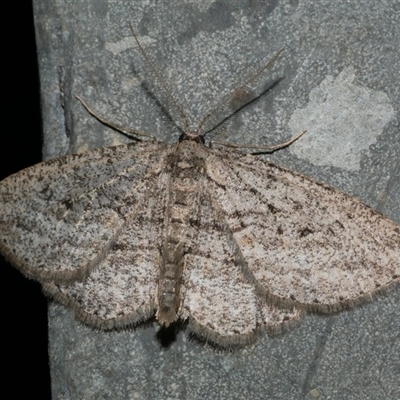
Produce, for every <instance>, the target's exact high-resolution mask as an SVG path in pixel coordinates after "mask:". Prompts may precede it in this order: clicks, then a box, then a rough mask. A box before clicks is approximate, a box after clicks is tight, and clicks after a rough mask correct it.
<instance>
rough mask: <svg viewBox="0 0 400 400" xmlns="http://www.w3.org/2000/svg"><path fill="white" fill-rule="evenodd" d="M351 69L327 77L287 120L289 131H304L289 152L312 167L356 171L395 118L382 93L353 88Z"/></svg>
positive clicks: (386, 98)
mask: <svg viewBox="0 0 400 400" xmlns="http://www.w3.org/2000/svg"><path fill="white" fill-rule="evenodd" d="M355 74H356V72H355V70H354V68H352V67H348V68H345V69H344V70H343V71H342V72H341V73H340V74H339V75H338V76H337V78H336V79H334V78H333V77H332V76H327V77H326V79H324V80H323V81H322V82H321V84H320V85H319V87H317V88H315V89H313V90H312V91H311V93H310V101H309V103H308V105H307V107H305V108H303V109H297V110H296V111H295V112H294V113H293V115H292V116H291V118H290V121H289V126H290V128H291V130H292V131H293V132H296V133H297V132H299V131H300V130H302V129H307V133H306V134H305V135H304V136H303V137H302V138H301V140H299V141H297V142H295V143H293V144H292V145H291V146H290V148H289V150H290V151H291V152H292V153H293V154H296V155H297V156H298V157H300V158H302V159H306V160H309V161H310V162H312V163H313V164H315V165H332V166H334V167H339V168H343V169H346V170H350V171H358V170H359V169H360V159H361V156H362V154H363V152H365V150H368V148H369V146H371V144H373V143H375V142H376V140H377V137H378V136H379V135H380V134H381V133H382V131H383V128H384V127H385V125H386V124H387V123H388V122H389V121H390V120H391V119H392V118H393V117H394V116H395V112H394V109H393V106H392V105H391V102H390V99H389V97H388V96H387V95H386V93H384V92H381V91H379V90H373V89H369V88H366V87H362V86H357V85H354V84H353V83H352V82H353V80H354V77H355Z"/></svg>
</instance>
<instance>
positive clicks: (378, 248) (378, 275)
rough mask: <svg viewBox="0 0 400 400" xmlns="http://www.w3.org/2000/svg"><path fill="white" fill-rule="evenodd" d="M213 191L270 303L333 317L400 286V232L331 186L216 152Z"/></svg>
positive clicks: (209, 166) (246, 157) (210, 168)
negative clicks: (385, 289) (338, 312)
mask: <svg viewBox="0 0 400 400" xmlns="http://www.w3.org/2000/svg"><path fill="white" fill-rule="evenodd" d="M207 170H208V174H209V176H210V178H211V179H210V186H209V190H210V192H211V193H212V196H213V201H214V202H216V203H217V204H218V206H219V207H220V208H221V210H222V212H223V214H224V218H225V219H226V223H227V224H228V226H229V227H230V229H231V230H232V232H233V237H234V239H235V241H236V243H237V245H238V247H239V249H240V252H241V255H242V257H243V259H244V260H246V265H247V268H248V273H249V274H251V275H252V276H253V277H254V281H255V282H256V286H257V288H258V289H259V290H260V292H263V293H264V294H265V295H266V297H267V299H268V300H269V301H271V302H273V303H275V304H278V305H281V306H282V305H283V306H290V305H292V306H299V307H302V308H306V309H308V310H314V311H320V312H329V311H335V310H339V309H341V308H343V307H348V306H350V305H353V304H356V303H358V302H361V301H364V300H366V299H368V298H369V297H370V296H371V294H372V293H373V292H375V291H376V290H378V289H381V288H385V287H387V286H388V285H390V284H391V283H393V282H399V281H400V228H399V226H397V225H396V224H395V223H394V222H392V221H391V220H389V219H387V218H385V217H384V216H383V215H381V214H380V213H379V212H377V211H375V210H373V209H371V208H370V207H368V206H366V205H364V204H362V203H361V202H359V201H358V200H356V199H354V198H352V197H350V196H348V195H346V194H344V193H341V192H340V191H338V190H336V189H333V188H331V187H328V186H325V185H323V184H320V183H318V182H316V181H314V180H312V179H310V178H307V177H305V176H302V175H300V174H297V173H295V172H292V171H289V170H286V169H284V168H281V167H278V166H276V165H274V164H271V163H268V162H265V161H262V160H260V159H258V158H256V157H253V156H250V155H239V154H237V153H233V152H231V151H227V150H222V149H221V150H218V151H216V152H215V157H210V158H209V159H208V164H207Z"/></svg>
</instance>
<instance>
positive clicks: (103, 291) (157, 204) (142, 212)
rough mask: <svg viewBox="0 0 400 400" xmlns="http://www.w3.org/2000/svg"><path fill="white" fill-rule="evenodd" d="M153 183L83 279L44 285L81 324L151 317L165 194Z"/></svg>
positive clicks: (123, 323) (121, 324)
mask: <svg viewBox="0 0 400 400" xmlns="http://www.w3.org/2000/svg"><path fill="white" fill-rule="evenodd" d="M158 183H159V180H158V179H156V180H155V182H151V181H150V182H149V185H148V190H149V191H150V192H152V193H153V194H154V196H149V197H147V198H146V201H141V202H140V203H139V204H138V206H137V209H136V213H135V214H132V215H131V216H130V217H129V218H128V219H127V220H126V222H125V223H124V225H123V226H122V229H121V233H120V235H119V236H118V239H117V240H116V241H115V243H114V245H113V246H112V248H110V249H109V251H108V253H107V255H106V257H105V258H104V260H102V261H101V262H100V263H99V265H98V266H97V268H95V269H94V270H93V271H92V272H91V273H90V275H89V276H88V277H87V278H86V279H84V280H82V281H75V282H73V283H71V284H69V285H65V284H54V283H47V284H44V285H43V287H44V290H45V292H47V293H48V294H50V295H52V296H53V297H55V298H56V299H57V300H58V301H60V302H61V303H63V304H65V305H67V306H70V307H72V308H73V310H74V311H75V314H76V316H77V317H78V318H79V319H80V320H81V321H84V322H85V323H87V324H89V325H91V326H96V327H99V328H102V329H111V328H115V327H124V326H126V325H129V324H133V323H137V322H139V321H143V320H146V319H148V318H149V317H151V316H152V315H153V314H154V310H155V296H156V292H157V284H158V277H159V264H160V259H159V257H160V246H159V245H160V242H161V230H162V223H161V221H162V212H163V206H164V201H163V195H165V190H162V189H164V188H160V187H159V186H158V185H157V184H158ZM156 193H157V194H159V195H160V197H158V196H156V195H155V194H156Z"/></svg>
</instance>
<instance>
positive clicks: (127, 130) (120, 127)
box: [75, 95, 156, 140]
mask: <svg viewBox="0 0 400 400" xmlns="http://www.w3.org/2000/svg"><path fill="white" fill-rule="evenodd" d="M75 97H76V98H77V99H78V100H79V101H80V102H81V104H82V105H83V107H85V109H86V111H87V112H88V113H89V114H90V115H92V116H93V117H95V118H96V119H97V120H98V121H100V122H101V123H102V124H103V125H105V126H108V127H110V128H113V129H116V130H117V131H120V132H122V133H123V134H128V135H129V136H130V135H135V136H143V137H148V138H151V139H152V140H156V138H155V137H154V136H152V135H149V134H147V133H143V132H139V131H138V130H136V129H132V128H128V127H126V126H123V125H119V124H116V123H114V122H111V121H108V120H106V119H105V118H103V117H101V116H100V115H99V114H97V113H96V112H95V111H93V110H92V109H91V108H90V107H89V106H88V105H87V104H86V103H85V102H84V101H83V99H82V98H81V97H80V96H78V95H76V96H75ZM135 139H136V140H137V138H135Z"/></svg>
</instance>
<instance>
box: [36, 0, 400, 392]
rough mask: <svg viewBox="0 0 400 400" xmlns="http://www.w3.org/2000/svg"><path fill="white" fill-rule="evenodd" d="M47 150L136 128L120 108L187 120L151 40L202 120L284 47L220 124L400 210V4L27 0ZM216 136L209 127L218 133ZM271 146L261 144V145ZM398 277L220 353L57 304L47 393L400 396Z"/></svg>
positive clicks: (396, 215)
mask: <svg viewBox="0 0 400 400" xmlns="http://www.w3.org/2000/svg"><path fill="white" fill-rule="evenodd" d="M34 9H35V18H36V20H35V24H36V32H37V42H38V51H39V64H40V70H41V71H40V74H41V90H42V107H43V118H44V135H45V139H46V140H45V145H44V157H45V158H51V157H55V156H58V155H61V154H64V153H73V152H77V151H83V150H85V149H89V148H94V147H99V146H107V145H111V144H116V143H120V142H123V141H126V140H127V139H125V138H123V137H121V136H120V135H119V134H117V133H115V132H113V131H111V130H109V129H106V128H104V127H103V126H102V125H101V124H99V123H98V122H97V121H96V120H94V119H93V118H91V117H89V116H88V115H87V113H86V112H85V111H84V110H83V108H82V107H81V106H80V105H79V103H78V102H77V100H76V99H75V97H74V96H75V95H76V94H79V95H81V96H82V97H83V98H84V99H85V100H86V101H87V102H88V103H89V104H90V105H91V106H92V107H93V108H94V109H96V110H97V111H98V112H99V113H101V114H102V115H104V116H106V117H107V118H108V119H110V120H113V121H116V122H117V123H120V124H123V125H127V126H132V127H134V128H137V129H139V130H141V131H143V132H147V133H151V134H153V135H154V136H156V137H157V139H159V140H164V141H168V142H173V141H176V140H177V135H179V131H177V129H175V127H174V126H173V125H172V124H171V122H170V121H168V119H167V118H166V117H165V115H164V114H163V112H162V110H161V108H160V106H159V104H157V102H156V101H155V99H154V98H153V97H152V96H150V95H149V93H148V91H146V90H144V88H143V86H142V85H141V80H142V78H143V77H146V72H145V70H144V66H143V61H142V59H141V58H140V55H139V53H138V51H137V49H136V47H135V46H134V44H133V42H132V40H131V32H130V28H129V23H132V25H133V26H134V28H135V30H136V32H137V33H138V35H139V37H140V38H141V40H142V42H143V44H144V45H145V47H146V51H147V52H148V54H150V55H151V57H152V58H153V59H154V60H155V62H156V64H157V66H158V69H159V70H160V71H161V73H162V75H163V77H164V79H165V80H166V81H167V82H168V84H169V85H170V87H171V88H173V90H174V93H175V96H176V97H177V98H178V99H179V101H180V102H181V104H182V106H183V107H184V109H185V110H186V112H187V113H188V115H189V116H190V119H191V120H192V121H193V123H194V125H195V124H196V121H198V119H199V118H201V116H202V115H203V114H204V113H205V112H207V111H208V110H209V109H210V108H211V107H212V105H213V104H214V105H215V104H216V102H217V101H218V100H219V99H220V98H221V97H222V96H223V95H226V94H228V93H229V92H230V91H231V90H232V89H233V88H234V87H235V85H236V84H237V83H238V82H241V81H243V79H246V78H248V77H249V76H250V75H251V72H252V71H255V70H257V68H259V67H260V66H262V65H263V63H265V61H266V60H268V58H269V57H271V56H272V55H273V54H274V52H276V51H277V50H278V49H280V48H281V47H284V48H285V51H284V53H283V55H282V56H281V58H280V59H279V61H278V62H277V63H276V64H275V66H274V67H273V68H272V69H271V70H270V71H268V72H267V73H266V74H265V77H264V79H262V80H261V81H260V84H259V90H258V91H255V92H254V94H255V95H257V94H259V93H260V92H262V91H263V89H265V88H268V87H270V86H271V85H274V84H275V83H277V84H275V85H274V86H273V88H272V89H271V90H270V91H269V92H267V93H265V94H264V95H263V96H261V97H260V98H259V99H258V100H257V101H255V102H253V103H252V104H251V105H249V106H248V107H246V108H245V109H243V110H242V112H240V113H237V114H235V115H234V116H233V117H232V118H230V119H229V120H228V121H227V122H226V123H225V124H224V126H222V127H221V129H219V130H218V132H217V133H216V134H215V137H218V138H219V139H224V140H229V141H232V142H236V143H252V144H269V145H271V144H275V143H279V142H282V141H284V140H286V139H288V138H289V137H290V136H292V135H293V134H294V133H296V132H297V131H299V130H301V129H303V128H305V129H308V133H307V137H306V138H304V139H305V140H304V141H299V142H298V143H296V145H294V146H293V147H292V148H289V149H285V150H282V151H279V152H277V153H275V154H273V155H271V156H268V157H267V158H268V159H270V160H271V161H273V162H276V163H278V164H279V165H282V166H285V167H288V168H291V169H293V170H296V171H298V172H301V173H304V174H306V175H309V176H311V177H313V178H315V179H317V180H319V181H321V182H324V183H327V184H330V185H332V186H334V187H336V188H339V189H341V190H343V191H344V192H346V193H348V194H351V195H354V196H356V197H357V198H359V199H360V200H362V201H363V202H365V203H367V204H369V205H371V206H372V207H374V208H376V209H378V210H380V211H381V212H383V213H384V214H385V215H387V216H388V217H390V218H392V219H393V220H394V221H396V222H398V223H400V205H399V203H400V202H399V200H398V199H399V198H400V183H399V175H400V162H399V160H400V144H399V143H400V140H399V139H400V134H399V106H400V89H399V87H400V86H399V85H398V79H399V77H398V74H399V71H400V50H399V43H400V4H399V3H398V2H397V1H396V0H392V1H386V2H377V1H373V0H369V1H367V0H364V1H362V2H347V1H335V2H330V1H318V2H308V1H268V2H267V1H262V2H261V1H259V2H257V1H225V2H222V1H211V0H208V1H201V2H200V1H198V2H196V1H195V2H193V1H192V2H190V1H168V2H166V1H165V2H148V1H135V2H127V1H120V2H114V1H89V2H43V1H39V0H38V1H34ZM211 137H212V136H210V138H211ZM264 157H265V156H264ZM399 304H400V290H399V289H398V288H396V289H395V290H393V291H390V292H389V293H387V294H386V295H383V296H380V297H379V298H377V299H376V300H375V301H374V302H372V303H370V304H367V305H365V306H364V307H362V308H358V309H355V310H351V311H349V312H343V313H340V314H337V315H333V316H329V317H323V316H318V315H309V316H307V317H306V318H305V319H304V320H303V321H302V323H301V324H300V325H299V326H298V327H296V328H294V329H292V330H290V331H289V332H286V333H285V334H284V335H282V336H280V337H277V338H270V337H268V336H263V337H261V338H260V340H259V341H258V342H257V343H256V344H255V345H253V346H250V347H248V348H245V349H241V350H236V351H233V352H224V351H220V350H217V349H215V348H212V347H210V346H208V345H204V344H202V343H199V342H197V341H196V340H193V339H189V338H188V336H187V335H186V334H185V332H184V327H183V328H182V329H181V330H179V331H178V332H177V333H176V338H175V340H172V341H170V343H169V345H168V346H163V341H162V340H161V339H160V337H159V336H157V331H158V326H157V324H156V323H153V322H150V323H148V324H144V325H143V326H140V327H138V328H137V329H131V330H126V331H123V332H109V333H104V332H97V331H93V330H91V329H90V328H87V327H85V326H82V325H80V324H79V323H77V322H76V321H75V320H74V319H73V315H72V314H71V312H69V311H68V310H66V309H65V308H63V307H61V306H59V305H57V304H54V303H52V304H51V305H50V308H49V326H50V361H51V369H52V386H53V388H52V390H53V397H54V399H205V398H212V399H267V398H268V399H303V398H305V399H307V398H309V399H312V398H321V399H328V398H329V399H398V398H400V385H399V382H400V360H399V356H398V354H400V310H399V308H400V307H399Z"/></svg>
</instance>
